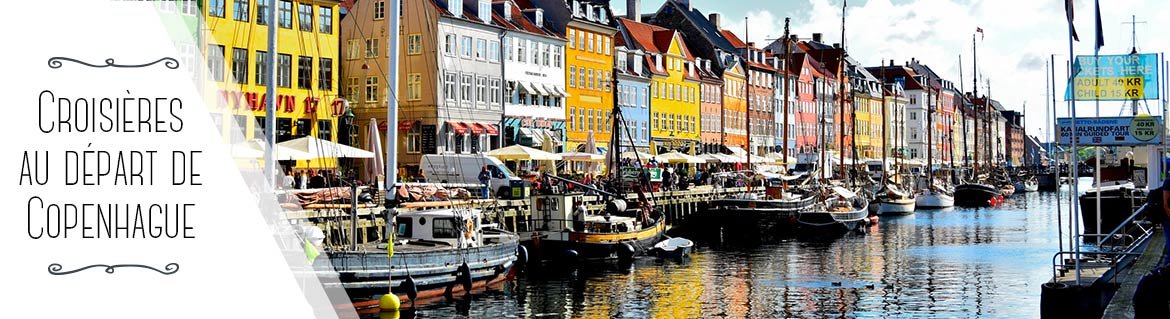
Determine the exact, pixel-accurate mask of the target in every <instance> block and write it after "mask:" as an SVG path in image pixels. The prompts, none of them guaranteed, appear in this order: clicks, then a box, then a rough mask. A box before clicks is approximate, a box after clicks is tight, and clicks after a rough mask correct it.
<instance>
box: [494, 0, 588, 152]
mask: <svg viewBox="0 0 1170 319" xmlns="http://www.w3.org/2000/svg"><path fill="white" fill-rule="evenodd" d="M492 10H493V11H494V12H495V14H496V16H497V17H498V18H499V19H500V20H501V21H500V25H501V26H502V27H503V28H504V32H503V46H504V48H503V52H504V54H503V61H504V71H503V72H504V81H505V83H504V126H503V127H504V130H505V134H504V136H505V139H506V140H505V141H504V144H505V145H514V144H521V145H525V146H530V147H536V148H550V149H554V150H555V148H556V147H558V146H560V145H561V144H563V142H564V129H565V98H566V97H568V95H569V93H568V92H567V91H566V90H565V39H563V38H561V37H559V36H557V34H556V33H554V32H553V31H551V30H550V29H548V28H547V27H546V25H545V23H544V22H545V21H544V10H543V9H540V8H534V9H528V10H521V9H520V7H519V6H517V5H516V3H515V2H514V0H503V1H496V2H495V3H494V4H493V5H492ZM546 141H547V142H551V143H553V144H554V145H544V144H545V143H546Z"/></svg>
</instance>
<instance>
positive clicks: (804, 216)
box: [797, 186, 869, 232]
mask: <svg viewBox="0 0 1170 319" xmlns="http://www.w3.org/2000/svg"><path fill="white" fill-rule="evenodd" d="M831 194H832V196H827V197H828V199H827V200H826V201H824V202H823V203H820V204H818V205H817V207H814V209H813V210H810V211H805V212H801V213H800V215H799V217H798V218H797V222H798V223H800V226H801V227H802V228H804V229H805V230H808V231H814V232H815V231H851V230H860V229H862V227H863V226H865V225H867V224H868V223H869V218H868V217H869V210H868V208H867V207H868V206H869V201H868V200H866V199H865V198H864V197H861V196H858V195H857V193H855V192H853V191H850V190H847V189H845V188H843V187H840V186H834V187H832V188H831Z"/></svg>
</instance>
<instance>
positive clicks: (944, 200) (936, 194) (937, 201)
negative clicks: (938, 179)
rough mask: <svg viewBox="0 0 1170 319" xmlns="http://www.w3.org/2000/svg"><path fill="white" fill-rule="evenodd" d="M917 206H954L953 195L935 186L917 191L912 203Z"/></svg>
mask: <svg viewBox="0 0 1170 319" xmlns="http://www.w3.org/2000/svg"><path fill="white" fill-rule="evenodd" d="M914 205H915V206H917V207H919V208H947V207H954V206H955V196H954V195H952V194H950V193H947V192H946V191H943V190H940V189H938V188H937V187H935V188H932V189H929V190H926V191H923V192H921V193H918V198H917V200H916V201H915V203H914Z"/></svg>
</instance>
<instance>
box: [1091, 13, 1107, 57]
mask: <svg viewBox="0 0 1170 319" xmlns="http://www.w3.org/2000/svg"><path fill="white" fill-rule="evenodd" d="M1093 6H1094V7H1095V8H1094V9H1096V10H1097V44H1096V47H1095V50H1097V51H1100V50H1101V47H1103V46H1105V32H1103V31H1102V29H1101V2H1100V1H1093Z"/></svg>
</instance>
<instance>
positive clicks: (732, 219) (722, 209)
mask: <svg viewBox="0 0 1170 319" xmlns="http://www.w3.org/2000/svg"><path fill="white" fill-rule="evenodd" d="M814 204H816V196H811V195H805V196H803V197H800V198H797V199H793V200H769V199H734V198H725V199H715V200H712V201H711V202H709V203H708V204H707V205H706V206H707V207H706V209H703V210H701V211H699V212H698V213H696V214H695V215H694V216H692V218H691V222H690V224H691V226H694V227H695V228H696V229H708V230H720V229H722V230H723V231H724V232H728V231H730V232H741V233H744V234H749V233H750V234H761V233H763V234H776V233H784V232H786V231H789V230H792V229H794V228H795V227H796V226H797V217H798V216H799V215H800V213H801V212H802V211H807V210H810V209H811V208H812V207H813V205H814Z"/></svg>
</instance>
